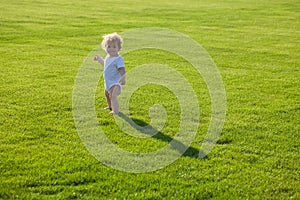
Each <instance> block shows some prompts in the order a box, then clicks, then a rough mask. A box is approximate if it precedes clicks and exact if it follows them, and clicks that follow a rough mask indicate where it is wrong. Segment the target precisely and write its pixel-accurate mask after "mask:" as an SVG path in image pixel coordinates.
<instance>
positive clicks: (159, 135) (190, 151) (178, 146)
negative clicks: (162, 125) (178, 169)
mask: <svg viewBox="0 0 300 200" xmlns="http://www.w3.org/2000/svg"><path fill="white" fill-rule="evenodd" d="M118 115H119V117H121V118H122V119H124V120H125V121H126V122H127V123H129V124H130V126H132V127H133V128H135V129H136V130H137V131H140V132H142V133H144V134H149V132H151V133H156V134H154V135H153V134H151V135H152V138H156V139H158V140H161V141H164V142H167V143H171V141H172V140H173V142H172V143H171V145H172V148H173V149H174V150H177V151H178V152H179V153H182V150H183V149H186V150H185V152H183V154H182V155H183V156H186V157H190V158H199V153H200V151H199V150H198V149H196V148H194V147H187V146H186V145H185V144H183V143H181V142H180V141H178V140H175V139H173V138H172V137H170V136H168V135H166V134H164V133H163V132H161V131H158V130H156V129H155V128H153V127H152V126H151V125H150V124H148V123H146V122H145V121H142V120H139V119H132V118H130V117H129V116H127V115H125V114H124V113H122V112H120V113H119V114H118ZM145 130H147V131H145ZM149 130H150V131H149ZM207 158H208V157H207V156H206V157H204V158H203V159H207Z"/></svg>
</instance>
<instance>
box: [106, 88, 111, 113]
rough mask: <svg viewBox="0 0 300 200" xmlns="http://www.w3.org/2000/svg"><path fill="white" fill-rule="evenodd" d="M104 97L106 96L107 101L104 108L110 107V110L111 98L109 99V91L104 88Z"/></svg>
mask: <svg viewBox="0 0 300 200" xmlns="http://www.w3.org/2000/svg"><path fill="white" fill-rule="evenodd" d="M105 97H106V102H107V106H108V107H107V108H105V109H110V110H111V99H110V95H109V92H107V91H106V90H105Z"/></svg>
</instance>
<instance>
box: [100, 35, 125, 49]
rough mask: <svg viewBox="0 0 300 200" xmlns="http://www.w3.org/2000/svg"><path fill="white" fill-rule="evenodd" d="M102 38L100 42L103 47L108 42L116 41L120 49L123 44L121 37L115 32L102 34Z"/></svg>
mask: <svg viewBox="0 0 300 200" xmlns="http://www.w3.org/2000/svg"><path fill="white" fill-rule="evenodd" d="M102 38H103V40H102V43H101V46H102V48H103V49H106V47H107V46H108V43H117V45H118V46H119V49H120V50H121V49H122V44H123V39H122V37H121V36H120V35H119V34H117V33H116V32H115V33H110V34H107V35H103V36H102Z"/></svg>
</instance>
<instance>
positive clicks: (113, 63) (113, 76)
mask: <svg viewBox="0 0 300 200" xmlns="http://www.w3.org/2000/svg"><path fill="white" fill-rule="evenodd" d="M122 67H125V66H124V59H123V58H122V56H120V55H119V56H117V57H109V56H106V58H105V60H104V73H103V76H104V82H105V83H104V85H105V90H106V91H109V89H110V88H111V87H112V86H114V85H120V86H121V84H120V80H121V74H120V72H119V69H120V68H122Z"/></svg>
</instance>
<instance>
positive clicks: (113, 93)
mask: <svg viewBox="0 0 300 200" xmlns="http://www.w3.org/2000/svg"><path fill="white" fill-rule="evenodd" d="M109 92H110V98H111V108H112V112H111V113H112V114H117V113H119V101H118V96H119V95H120V94H121V88H120V86H119V85H114V86H113V87H112V88H111V89H110V90H109Z"/></svg>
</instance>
